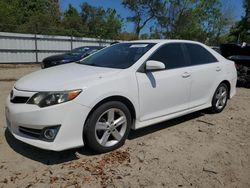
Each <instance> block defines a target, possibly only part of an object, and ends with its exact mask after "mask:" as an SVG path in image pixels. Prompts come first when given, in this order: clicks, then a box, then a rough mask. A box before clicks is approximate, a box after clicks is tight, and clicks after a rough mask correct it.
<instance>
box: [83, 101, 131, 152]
mask: <svg viewBox="0 0 250 188" xmlns="http://www.w3.org/2000/svg"><path fill="white" fill-rule="evenodd" d="M130 127H131V114H130V112H129V109H128V108H127V106H126V105H125V104H123V103H121V102H119V101H111V102H107V103H105V104H102V105H101V106H99V107H98V108H97V109H95V110H94V111H93V112H92V114H91V115H90V117H89V118H88V120H87V122H86V125H85V129H84V137H86V141H87V144H88V146H89V147H90V148H91V149H92V150H94V151H96V152H98V153H103V152H108V151H111V150H114V149H117V148H119V147H121V146H122V145H123V144H124V142H125V140H126V138H127V136H128V133H129V130H130Z"/></svg>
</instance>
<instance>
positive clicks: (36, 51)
mask: <svg viewBox="0 0 250 188" xmlns="http://www.w3.org/2000/svg"><path fill="white" fill-rule="evenodd" d="M35 53H36V63H38V50H37V36H36V33H35Z"/></svg>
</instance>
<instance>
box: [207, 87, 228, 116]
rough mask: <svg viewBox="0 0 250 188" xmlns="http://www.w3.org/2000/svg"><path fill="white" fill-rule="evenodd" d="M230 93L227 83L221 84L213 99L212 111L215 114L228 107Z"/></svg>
mask: <svg viewBox="0 0 250 188" xmlns="http://www.w3.org/2000/svg"><path fill="white" fill-rule="evenodd" d="M228 92H229V90H228V87H227V85H226V84H225V83H221V84H220V85H219V86H218V87H217V89H216V91H215V93H214V95H213V99H212V107H211V111H212V112H213V113H220V112H222V111H223V109H224V108H225V107H226V105H227V99H228Z"/></svg>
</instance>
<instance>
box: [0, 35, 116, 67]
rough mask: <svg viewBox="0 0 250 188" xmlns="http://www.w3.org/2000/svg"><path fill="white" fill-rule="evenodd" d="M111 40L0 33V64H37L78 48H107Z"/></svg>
mask: <svg viewBox="0 0 250 188" xmlns="http://www.w3.org/2000/svg"><path fill="white" fill-rule="evenodd" d="M111 42H112V41H111V40H100V39H95V38H79V37H70V36H52V35H36V34H20V33H5V32H0V63H38V62H41V61H42V60H43V58H45V57H48V56H50V55H55V54H59V53H65V52H68V51H70V50H71V49H74V48H77V47H80V46H107V45H109V44H110V43H111Z"/></svg>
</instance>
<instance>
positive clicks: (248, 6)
mask: <svg viewBox="0 0 250 188" xmlns="http://www.w3.org/2000/svg"><path fill="white" fill-rule="evenodd" d="M243 7H244V9H245V15H244V16H243V17H242V19H241V20H240V21H239V22H236V24H235V25H234V26H233V27H232V28H231V31H230V35H229V41H231V42H239V43H240V42H247V43H250V0H245V1H244V4H243Z"/></svg>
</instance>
